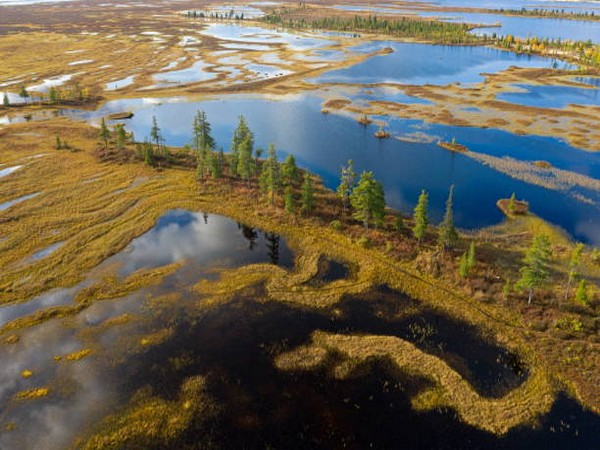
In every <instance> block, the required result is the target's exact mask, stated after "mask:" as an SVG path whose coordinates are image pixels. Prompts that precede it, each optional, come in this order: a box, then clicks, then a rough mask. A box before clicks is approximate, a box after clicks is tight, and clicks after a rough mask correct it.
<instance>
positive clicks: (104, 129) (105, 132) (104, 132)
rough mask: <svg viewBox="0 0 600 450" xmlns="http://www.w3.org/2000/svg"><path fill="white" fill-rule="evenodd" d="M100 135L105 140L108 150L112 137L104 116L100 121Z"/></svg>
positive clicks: (105, 146) (105, 147)
mask: <svg viewBox="0 0 600 450" xmlns="http://www.w3.org/2000/svg"><path fill="white" fill-rule="evenodd" d="M99 137H100V139H101V140H102V141H103V142H104V149H105V150H108V140H109V139H110V131H109V130H108V127H107V126H106V121H105V120H104V117H103V118H102V122H100V134H99Z"/></svg>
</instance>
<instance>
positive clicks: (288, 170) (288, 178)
mask: <svg viewBox="0 0 600 450" xmlns="http://www.w3.org/2000/svg"><path fill="white" fill-rule="evenodd" d="M281 180H282V182H283V184H284V185H286V186H293V185H294V184H295V183H297V182H298V167H297V166H296V158H294V155H292V154H289V155H287V157H286V158H285V161H284V163H283V165H282V166H281Z"/></svg>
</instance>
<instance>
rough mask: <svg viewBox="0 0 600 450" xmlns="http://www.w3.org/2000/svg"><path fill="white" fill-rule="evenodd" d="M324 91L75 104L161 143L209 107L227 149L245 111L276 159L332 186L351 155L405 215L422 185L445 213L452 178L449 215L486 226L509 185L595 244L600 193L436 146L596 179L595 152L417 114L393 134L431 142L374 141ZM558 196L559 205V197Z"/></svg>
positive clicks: (172, 140)
mask: <svg viewBox="0 0 600 450" xmlns="http://www.w3.org/2000/svg"><path fill="white" fill-rule="evenodd" d="M321 103H322V99H320V98H318V97H316V96H307V95H295V96H283V97H279V98H276V97H275V98H274V97H272V96H271V97H269V98H265V97H260V96H242V95H232V96H227V97H221V98H218V99H212V100H206V101H195V102H192V101H189V102H188V101H184V100H183V99H181V98H173V99H162V101H161V102H160V103H159V104H157V103H156V102H155V101H154V100H153V101H151V102H149V101H145V100H143V99H136V100H117V101H113V102H109V103H107V104H105V105H104V106H102V107H101V108H100V109H99V110H98V111H96V112H92V113H90V112H75V113H71V114H75V115H76V116H77V117H80V118H85V119H89V120H91V121H93V122H94V121H97V120H98V118H99V116H100V115H105V114H109V113H111V112H117V111H125V110H130V111H133V112H134V113H135V115H134V117H133V118H132V119H131V120H129V121H127V128H128V129H129V130H131V131H133V132H134V134H135V136H136V137H137V139H144V138H145V137H147V136H149V133H150V125H151V123H152V116H156V117H157V120H158V123H159V126H160V127H161V129H162V130H163V133H164V138H165V139H166V142H167V144H169V145H176V146H183V145H185V144H188V143H190V140H191V132H190V130H191V123H192V120H193V117H194V114H195V113H196V111H197V110H203V111H205V112H206V113H207V115H208V119H209V121H210V123H211V125H212V130H213V135H214V137H215V139H216V141H217V144H218V146H221V147H223V148H224V149H225V150H228V149H229V143H230V140H231V135H232V133H233V129H234V127H235V123H236V121H237V117H238V115H240V114H243V115H245V116H246V118H247V119H248V122H249V125H250V127H251V129H252V130H253V131H254V133H255V137H256V144H257V146H259V147H262V148H266V147H267V145H268V144H269V143H274V144H275V146H276V147H277V149H278V150H279V153H278V155H279V157H280V158H284V157H285V156H286V154H287V153H293V154H294V155H295V156H296V158H297V160H298V162H299V164H300V165H301V166H302V167H305V168H308V169H310V170H311V171H314V172H315V173H317V174H318V175H320V176H321V177H322V179H323V180H324V183H325V184H326V185H327V186H328V187H330V188H335V187H336V185H337V182H338V176H339V170H340V167H341V166H342V165H343V164H344V163H345V162H346V161H347V160H348V159H350V158H351V159H353V160H354V162H355V166H356V168H357V170H358V171H362V170H372V171H374V172H375V176H376V177H377V178H378V179H380V180H381V181H382V182H383V184H384V186H385V190H386V198H387V201H388V203H389V204H390V205H391V206H393V207H395V208H398V209H400V210H402V211H403V212H405V213H410V212H411V211H412V209H413V208H414V206H415V203H416V200H417V197H418V194H419V192H420V190H421V189H423V188H424V189H427V190H428V191H429V193H430V204H431V218H432V220H433V221H434V222H437V221H439V220H440V219H441V217H442V212H443V208H444V203H445V199H446V197H447V192H448V188H449V186H450V185H451V184H454V185H455V186H456V191H455V192H456V196H455V197H456V200H455V217H456V222H457V224H458V225H459V226H460V227H463V228H476V227H481V226H486V225H492V224H495V223H498V222H500V221H501V220H502V218H503V216H502V214H501V213H500V211H499V210H498V209H497V208H496V201H497V200H498V199H499V198H506V197H508V196H510V194H511V193H512V192H515V193H516V194H517V196H518V197H519V198H523V199H526V200H528V201H529V202H530V204H531V209H532V211H533V212H534V213H536V214H538V215H540V216H541V217H543V218H544V219H546V220H548V221H550V222H552V223H554V224H557V225H559V226H561V227H563V228H564V229H565V230H567V231H568V232H569V233H571V234H572V235H573V236H575V237H576V238H578V239H581V240H584V241H586V242H592V243H595V244H598V243H600V228H599V227H598V226H597V224H598V221H599V219H600V209H599V206H598V205H600V194H599V193H598V192H584V194H585V195H586V196H587V197H588V198H591V199H593V201H594V202H595V204H594V205H590V204H587V203H583V202H581V201H578V200H576V199H574V198H573V197H572V196H571V195H569V193H565V192H559V191H553V190H549V189H546V188H542V187H540V186H537V185H533V184H529V183H525V182H522V181H518V180H515V179H513V178H511V177H509V176H507V175H505V174H502V173H499V172H497V171H496V170H493V169H491V168H489V167H486V166H483V165H482V164H480V163H479V162H477V161H475V160H473V159H471V158H469V157H467V156H464V155H459V154H453V153H451V152H448V151H446V150H443V149H441V148H439V147H438V146H437V145H436V144H435V141H436V140H437V139H445V140H447V139H451V138H453V137H454V138H456V139H457V140H458V142H460V143H462V144H464V145H466V146H468V147H469V148H470V149H471V150H472V151H475V152H479V153H486V154H490V155H493V156H498V157H502V156H510V157H513V158H516V159H519V160H525V161H535V160H540V159H543V160H546V161H548V162H550V163H551V164H552V165H553V166H555V167H557V168H560V169H565V170H570V171H573V172H577V173H580V174H583V175H586V176H589V177H593V178H600V155H599V154H594V153H588V152H583V151H581V150H578V149H575V148H573V147H570V146H569V145H567V144H565V143H563V142H561V141H560V140H557V139H553V138H546V137H538V136H518V135H514V134H511V133H507V132H503V131H499V130H494V129H481V128H472V127H452V126H444V125H428V124H426V123H424V122H422V121H420V120H407V119H393V120H391V121H390V123H389V130H390V131H391V132H392V133H393V134H394V135H399V136H403V135H411V134H414V133H425V134H426V135H428V136H430V137H431V140H430V141H429V142H405V141H400V140H397V139H388V140H378V139H376V138H375V137H374V136H373V133H374V132H375V130H376V129H377V128H376V125H371V126H368V127H363V126H361V125H359V124H358V123H357V122H356V121H355V120H354V119H352V118H349V117H344V116H338V115H335V114H329V115H323V114H322V113H321ZM557 204H560V205H561V209H560V210H557V209H556V207H555V205H557Z"/></svg>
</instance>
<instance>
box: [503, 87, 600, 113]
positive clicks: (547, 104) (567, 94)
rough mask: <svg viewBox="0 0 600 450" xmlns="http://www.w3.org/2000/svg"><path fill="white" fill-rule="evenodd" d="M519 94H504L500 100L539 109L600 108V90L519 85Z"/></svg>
mask: <svg viewBox="0 0 600 450" xmlns="http://www.w3.org/2000/svg"><path fill="white" fill-rule="evenodd" d="M515 87H516V88H518V89H519V92H502V93H500V94H498V95H497V96H496V98H497V99H498V100H503V101H506V102H511V103H517V104H519V105H526V106H535V107H537V108H564V107H565V106H567V105H571V104H572V105H595V106H600V89H598V88H595V89H593V88H592V89H589V88H579V87H572V86H538V85H526V84H517V85H515Z"/></svg>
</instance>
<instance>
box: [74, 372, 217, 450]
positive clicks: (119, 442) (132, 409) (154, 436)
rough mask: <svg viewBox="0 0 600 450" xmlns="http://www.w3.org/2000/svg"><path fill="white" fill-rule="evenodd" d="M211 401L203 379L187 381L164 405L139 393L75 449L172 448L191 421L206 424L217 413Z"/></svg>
mask: <svg viewBox="0 0 600 450" xmlns="http://www.w3.org/2000/svg"><path fill="white" fill-rule="evenodd" d="M216 411H217V408H216V406H215V403H214V400H212V398H210V397H209V395H208V394H207V393H206V386H205V380H204V379H203V378H202V377H192V378H189V379H187V380H186V381H185V382H184V383H183V384H182V387H181V391H180V394H179V398H178V399H176V400H174V401H167V400H164V399H162V398H160V397H153V396H151V395H150V394H149V392H148V390H141V391H140V392H138V393H137V394H136V395H135V396H134V398H133V399H132V401H131V403H130V406H129V407H128V408H127V409H126V410H125V411H124V412H123V413H120V414H115V415H113V416H109V417H108V418H106V419H104V420H103V422H102V424H101V425H100V426H99V427H98V430H97V432H96V433H95V434H93V435H92V436H91V437H90V438H89V439H87V440H86V441H85V442H79V443H78V446H77V448H82V449H85V450H94V449H103V450H105V449H120V448H133V447H135V448H144V447H146V446H151V445H152V446H156V445H161V446H163V447H169V448H175V447H173V446H175V445H176V439H177V437H178V436H179V435H180V434H181V433H182V432H184V431H185V430H186V429H187V428H188V427H189V426H190V423H191V422H192V420H194V421H196V423H197V421H205V420H208V419H210V418H211V417H212V416H214V414H215V413H216Z"/></svg>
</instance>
